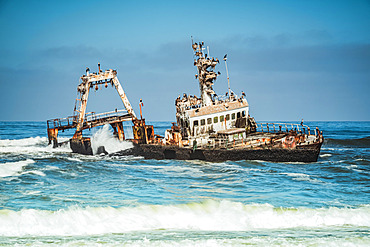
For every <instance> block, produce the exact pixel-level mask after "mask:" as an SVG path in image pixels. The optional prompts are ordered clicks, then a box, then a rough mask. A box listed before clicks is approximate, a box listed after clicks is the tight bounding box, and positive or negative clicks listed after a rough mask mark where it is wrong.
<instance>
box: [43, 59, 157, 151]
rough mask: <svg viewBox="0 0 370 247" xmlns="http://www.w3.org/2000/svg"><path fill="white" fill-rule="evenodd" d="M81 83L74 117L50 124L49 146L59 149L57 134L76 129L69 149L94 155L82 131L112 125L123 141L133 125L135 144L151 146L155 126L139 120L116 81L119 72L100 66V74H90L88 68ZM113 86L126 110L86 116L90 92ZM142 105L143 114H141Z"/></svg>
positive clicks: (54, 120)
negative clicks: (126, 125) (129, 124)
mask: <svg viewBox="0 0 370 247" xmlns="http://www.w3.org/2000/svg"><path fill="white" fill-rule="evenodd" d="M80 79H81V83H80V84H79V85H78V86H77V93H78V97H77V98H76V102H75V107H74V110H73V116H70V117H66V118H56V119H50V120H48V121H47V133H48V139H49V144H53V147H56V146H58V145H59V143H58V132H59V131H64V130H67V129H76V131H75V133H74V135H73V137H72V138H71V139H70V146H71V148H72V150H73V151H74V152H78V153H82V154H92V149H91V140H90V138H89V137H84V136H83V135H82V131H83V130H85V129H91V128H94V127H98V126H102V125H105V124H110V125H111V126H112V128H113V131H114V135H116V137H117V138H118V139H119V140H121V141H123V140H125V134H124V130H123V122H125V121H132V123H133V134H134V140H131V141H133V142H134V143H149V142H150V141H151V140H153V139H154V130H153V126H152V125H146V124H145V119H143V118H142V114H140V115H141V118H140V119H138V118H137V117H136V114H135V112H134V110H133V108H132V106H131V103H130V101H129V100H128V97H127V95H126V93H125V91H124V90H123V88H122V86H121V83H120V82H119V80H118V77H117V71H116V70H113V69H109V70H106V71H104V72H103V71H102V70H101V69H100V64H98V72H97V73H90V69H89V68H86V74H85V75H82V76H81V78H80ZM108 85H111V86H112V87H114V88H115V89H116V90H117V93H118V95H119V97H120V99H121V100H122V103H123V105H124V107H125V110H117V109H115V110H114V111H110V112H104V113H99V114H96V113H95V112H90V113H86V108H87V101H88V98H89V93H90V91H91V90H94V89H95V90H96V91H97V90H98V89H99V86H100V87H103V86H104V87H105V88H107V87H108ZM141 105H142V104H141V103H140V112H141Z"/></svg>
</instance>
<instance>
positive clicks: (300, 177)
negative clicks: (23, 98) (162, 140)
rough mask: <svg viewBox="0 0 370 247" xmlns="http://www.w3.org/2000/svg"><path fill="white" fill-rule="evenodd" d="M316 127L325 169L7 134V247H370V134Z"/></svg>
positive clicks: (36, 125) (27, 132)
mask: <svg viewBox="0 0 370 247" xmlns="http://www.w3.org/2000/svg"><path fill="white" fill-rule="evenodd" d="M152 124H154V127H155V131H156V132H157V133H158V134H161V135H163V134H164V131H165V129H166V128H169V127H170V126H171V123H170V122H153V123H152ZM305 124H308V125H309V126H311V127H312V128H311V129H313V127H315V126H318V127H319V128H320V130H322V131H323V133H324V137H325V143H324V145H323V147H322V150H321V153H320V157H319V160H318V162H316V163H273V162H265V161H248V160H243V161H237V162H231V161H225V162H220V163H210V162H203V161H176V160H145V159H143V158H140V157H132V156H121V157H117V156H114V157H113V156H112V157H111V156H109V155H94V156H84V155H79V154H73V153H71V150H70V148H69V146H68V145H64V146H62V147H59V148H56V149H53V148H52V147H51V146H48V140H47V135H46V122H0V246H8V245H10V246H192V247H193V246H370V122H305ZM125 129H126V131H127V133H126V134H127V135H129V133H128V132H129V129H130V128H129V126H126V127H125ZM86 134H87V135H91V136H92V137H93V144H94V147H96V146H99V145H102V144H103V145H105V146H106V149H107V151H108V152H110V153H112V152H115V151H118V150H120V149H125V148H130V143H127V142H123V143H121V142H118V141H116V140H114V139H113V138H112V136H111V135H112V133H111V130H110V129H109V127H103V128H101V129H99V130H97V131H95V132H93V131H91V132H88V131H87V132H86ZM71 135H72V133H71V132H64V133H60V135H59V137H60V140H61V141H66V140H68V137H71Z"/></svg>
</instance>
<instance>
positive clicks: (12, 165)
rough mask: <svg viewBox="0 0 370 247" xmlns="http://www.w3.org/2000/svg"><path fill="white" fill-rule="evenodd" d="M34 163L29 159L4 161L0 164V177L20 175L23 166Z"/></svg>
mask: <svg viewBox="0 0 370 247" xmlns="http://www.w3.org/2000/svg"><path fill="white" fill-rule="evenodd" d="M32 163H35V161H33V160H31V159H27V160H22V161H17V162H6V163H1V164H0V177H1V178H4V177H11V176H15V175H20V174H21V172H22V170H23V167H25V166H27V165H29V164H32Z"/></svg>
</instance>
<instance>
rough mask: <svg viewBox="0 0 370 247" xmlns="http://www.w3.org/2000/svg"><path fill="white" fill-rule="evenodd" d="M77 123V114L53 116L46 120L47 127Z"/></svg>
mask: <svg viewBox="0 0 370 247" xmlns="http://www.w3.org/2000/svg"><path fill="white" fill-rule="evenodd" d="M76 124H77V116H70V117H66V118H55V119H50V120H48V121H47V126H48V129H60V128H63V127H64V128H68V127H71V128H72V127H73V126H74V125H76Z"/></svg>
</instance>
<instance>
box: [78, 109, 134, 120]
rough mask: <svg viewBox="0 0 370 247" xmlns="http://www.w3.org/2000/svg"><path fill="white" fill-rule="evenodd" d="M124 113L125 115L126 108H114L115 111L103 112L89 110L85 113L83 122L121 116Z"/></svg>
mask: <svg viewBox="0 0 370 247" xmlns="http://www.w3.org/2000/svg"><path fill="white" fill-rule="evenodd" d="M125 115H127V111H126V110H115V111H110V112H103V113H98V114H95V112H89V113H87V114H85V120H84V122H94V121H99V120H101V119H104V120H106V119H108V118H116V117H123V116H125Z"/></svg>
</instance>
